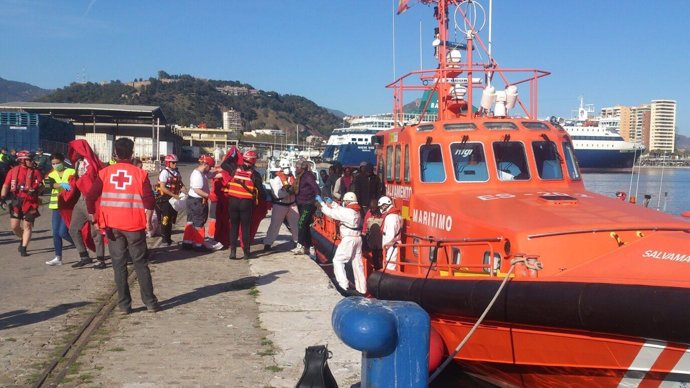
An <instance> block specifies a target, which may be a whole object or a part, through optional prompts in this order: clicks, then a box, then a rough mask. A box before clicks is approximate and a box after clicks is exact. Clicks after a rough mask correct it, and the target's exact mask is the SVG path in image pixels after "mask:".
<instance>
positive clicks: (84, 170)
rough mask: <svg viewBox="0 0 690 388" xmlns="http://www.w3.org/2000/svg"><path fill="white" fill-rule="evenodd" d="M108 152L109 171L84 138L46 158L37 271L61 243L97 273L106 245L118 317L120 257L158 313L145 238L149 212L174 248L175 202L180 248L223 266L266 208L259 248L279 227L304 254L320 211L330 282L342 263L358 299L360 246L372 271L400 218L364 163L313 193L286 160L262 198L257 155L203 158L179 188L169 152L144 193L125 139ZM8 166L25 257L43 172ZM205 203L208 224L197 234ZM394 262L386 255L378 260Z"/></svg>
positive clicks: (9, 200) (22, 156) (302, 170)
mask: <svg viewBox="0 0 690 388" xmlns="http://www.w3.org/2000/svg"><path fill="white" fill-rule="evenodd" d="M114 148H115V157H114V163H113V162H111V163H110V165H105V164H104V163H102V162H101V161H100V159H99V158H98V157H97V156H96V155H95V153H94V152H93V150H92V149H91V147H90V146H89V144H88V143H87V142H86V141H85V140H74V141H72V142H70V144H69V151H68V155H67V156H65V155H63V154H60V153H53V154H52V155H51V156H50V157H49V158H48V160H49V163H50V167H51V168H50V170H49V171H48V172H47V174H46V175H45V178H46V180H45V182H47V183H46V185H47V188H48V189H50V193H51V196H50V203H49V205H48V208H49V209H51V211H52V219H51V224H52V231H53V245H54V251H55V257H54V258H53V259H52V260H49V261H47V262H46V264H47V265H51V266H59V265H62V248H63V241H67V242H68V243H70V244H73V245H74V247H75V248H76V250H77V252H78V254H79V260H78V261H77V262H76V263H74V264H73V265H72V267H75V268H80V267H84V266H86V265H88V264H92V263H93V259H92V258H91V257H90V255H89V253H88V250H89V249H91V250H93V251H95V253H96V261H97V263H96V264H95V265H94V266H93V268H96V269H102V268H106V267H107V265H106V259H105V256H106V255H105V247H106V245H107V246H108V249H109V252H110V258H111V260H112V266H113V270H114V277H115V283H116V286H117V289H118V297H119V300H118V305H119V308H120V310H122V311H123V312H124V313H128V312H130V311H131V296H130V295H129V287H128V285H127V281H126V279H127V266H126V264H127V261H129V260H131V262H132V263H133V264H134V269H135V271H136V272H137V275H138V279H139V282H140V285H141V296H142V301H143V302H144V303H145V304H146V306H147V308H148V309H149V310H150V311H156V310H157V309H158V302H157V299H156V297H155V295H154V293H153V283H152V280H151V275H150V271H149V269H148V251H147V245H146V237H147V234H146V233H147V231H150V230H151V229H152V215H153V213H154V212H155V213H156V215H157V219H158V222H159V224H160V231H161V236H162V243H163V244H164V245H167V246H171V245H172V244H174V242H173V240H172V234H173V226H174V225H175V223H176V221H177V216H178V210H177V208H178V207H177V206H175V204H176V202H177V204H178V205H179V204H180V203H185V202H186V210H187V222H186V224H185V228H184V233H183V240H182V245H181V247H182V248H183V249H201V250H218V249H222V248H228V249H229V258H230V259H238V258H250V257H252V252H251V249H250V246H251V241H252V239H253V236H254V234H255V233H256V230H257V228H258V223H259V222H260V221H261V219H263V218H264V217H265V215H266V213H267V209H268V206H269V204H270V205H272V209H273V210H272V212H271V222H270V225H269V227H268V230H267V233H266V237H265V238H264V240H263V243H264V250H265V251H270V250H271V249H272V245H273V244H274V243H275V240H276V238H277V235H278V232H279V230H280V226H281V225H282V224H283V223H287V225H288V226H289V229H290V232H291V237H292V240H293V242H294V249H292V252H293V253H294V254H296V255H307V254H309V253H310V248H311V246H312V242H311V230H310V228H311V224H312V222H313V218H314V214H315V212H316V211H317V209H318V208H320V210H321V211H322V212H323V213H324V214H325V215H327V216H329V217H332V218H334V219H337V220H338V221H340V235H341V238H342V240H341V242H340V244H339V246H338V248H337V251H336V252H335V257H334V259H333V262H334V265H335V276H336V280H337V282H338V284H339V285H340V287H341V288H343V289H344V290H347V289H348V286H349V282H348V280H347V277H346V275H345V269H344V265H345V263H347V262H349V261H352V262H353V269H354V272H355V288H356V290H357V292H359V293H361V294H365V293H366V279H365V278H364V268H363V265H362V249H366V250H369V251H371V252H372V257H373V259H374V266H375V267H376V268H377V269H380V268H381V267H382V248H381V246H385V245H386V244H390V243H391V242H393V241H395V239H396V238H399V231H400V228H401V226H402V219H401V218H400V216H399V212H397V211H396V210H395V209H394V207H393V206H392V201H391V199H390V198H388V197H385V196H382V194H383V185H382V184H381V181H380V179H379V177H378V176H377V175H376V174H374V173H373V171H372V169H371V166H369V165H368V164H367V163H362V164H361V165H360V168H359V169H358V171H357V173H356V174H352V170H351V169H350V168H345V169H343V168H342V167H341V166H339V165H337V164H336V165H334V166H332V167H331V171H330V172H331V173H330V176H329V175H328V174H323V175H322V177H321V179H322V180H323V186H322V187H319V184H318V180H317V176H316V174H315V173H314V172H312V171H311V164H310V162H309V161H306V160H300V161H297V163H296V165H295V167H294V171H293V167H292V166H291V165H290V163H289V162H288V161H281V163H280V167H279V168H277V169H275V170H274V171H270V172H271V173H272V177H271V179H270V182H269V184H270V191H266V190H265V189H264V186H263V183H262V177H261V175H260V174H259V173H258V172H257V171H256V169H255V164H256V160H257V153H256V151H254V150H248V151H246V152H244V153H241V152H240V151H239V150H238V149H237V148H235V147H233V148H231V149H230V150H229V151H228V152H227V154H226V155H225V157H223V158H222V162H221V163H220V166H216V161H215V159H214V157H213V156H211V155H203V156H201V157H200V158H199V160H198V165H197V167H196V168H195V169H194V170H193V172H192V174H191V175H190V177H189V181H188V182H189V185H188V186H187V185H185V183H184V181H183V178H182V176H181V174H180V172H179V170H178V169H177V162H178V159H177V156H176V155H174V154H170V155H167V156H166V157H165V159H164V167H163V169H162V170H161V172H160V174H159V175H158V182H157V184H156V186H155V191H154V189H153V188H152V187H151V185H150V183H149V178H148V173H146V171H144V170H142V169H141V168H140V166H137V165H134V164H133V163H132V161H133V158H132V156H133V149H134V145H133V142H132V141H131V140H130V139H127V138H121V139H118V140H116V141H115V144H114ZM46 158H47V157H46ZM15 159H16V163H17V165H16V166H15V167H13V168H11V169H9V170H8V171H6V172H5V177H4V180H3V185H2V191H1V193H0V205H1V206H3V207H4V208H8V210H9V213H10V226H11V229H12V231H13V232H14V234H15V235H16V236H17V237H18V238H19V239H20V244H19V247H18V250H19V252H20V254H21V256H28V253H27V247H28V245H29V242H30V240H31V234H32V228H33V223H34V221H35V219H36V218H37V217H39V216H40V214H39V207H40V201H39V194H40V192H41V191H42V189H43V184H44V174H41V171H40V167H39V166H40V165H41V163H42V162H41V163H37V162H36V161H35V160H34V159H33V158H32V157H31V155H30V153H29V152H27V151H19V152H17V153H16V155H15ZM8 160H9V158H7V157H4V156H0V162H4V163H8ZM322 194H325V195H324V196H326V199H323V198H322V196H321V195H322ZM330 197H333V198H334V199H335V200H336V201H333V200H332V199H331V198H330ZM338 202H341V204H338ZM209 205H212V206H210V208H211V215H212V216H213V215H215V217H214V218H213V220H212V221H213V222H212V223H211V225H209V228H208V233H207V230H206V224H207V222H208V220H209ZM317 206H318V207H317ZM389 216H392V218H389ZM379 221H380V222H379ZM377 230H379V231H381V233H380V234H381V235H382V236H383V239H382V240H381V239H378V238H377V237H376V233H377V232H376V231H377ZM207 236H208V237H207ZM363 236H364V237H363ZM372 236H373V237H372ZM376 241H378V243H377V242H376ZM382 244H383V245H382ZM238 246H239V247H241V248H242V253H243V255H242V256H241V257H238V255H237V248H238ZM394 255H395V253H394V252H393V251H391V250H390V249H389V252H387V255H386V256H388V257H389V258H390V257H392V256H394Z"/></svg>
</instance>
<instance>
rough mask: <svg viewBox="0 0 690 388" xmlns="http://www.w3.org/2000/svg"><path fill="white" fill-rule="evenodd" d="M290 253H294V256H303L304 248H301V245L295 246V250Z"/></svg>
mask: <svg viewBox="0 0 690 388" xmlns="http://www.w3.org/2000/svg"><path fill="white" fill-rule="evenodd" d="M292 253H294V254H296V255H303V254H304V247H303V246H302V244H299V243H298V244H297V246H296V247H295V249H293V250H292Z"/></svg>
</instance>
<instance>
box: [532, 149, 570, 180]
mask: <svg viewBox="0 0 690 388" xmlns="http://www.w3.org/2000/svg"><path fill="white" fill-rule="evenodd" d="M532 152H533V153H534V161H535V163H536V165H537V173H538V174H539V178H541V179H546V180H555V179H563V170H562V169H561V157H560V155H558V150H557V149H556V144H555V143H554V142H552V141H543V140H542V141H534V142H532Z"/></svg>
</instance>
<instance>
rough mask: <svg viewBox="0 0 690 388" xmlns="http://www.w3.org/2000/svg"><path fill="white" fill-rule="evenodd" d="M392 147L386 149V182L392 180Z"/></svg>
mask: <svg viewBox="0 0 690 388" xmlns="http://www.w3.org/2000/svg"><path fill="white" fill-rule="evenodd" d="M392 162H393V146H388V147H386V180H387V181H389V180H392V179H393V163H392Z"/></svg>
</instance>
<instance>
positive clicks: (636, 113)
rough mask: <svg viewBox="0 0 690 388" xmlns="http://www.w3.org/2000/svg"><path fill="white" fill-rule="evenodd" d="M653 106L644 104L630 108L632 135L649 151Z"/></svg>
mask: <svg viewBox="0 0 690 388" xmlns="http://www.w3.org/2000/svg"><path fill="white" fill-rule="evenodd" d="M651 109H652V108H651V105H650V104H642V105H640V106H633V107H631V108H630V117H631V125H630V127H631V129H630V132H631V135H632V136H633V139H635V141H637V142H639V143H642V144H643V145H644V146H645V149H646V150H648V151H649V118H650V117H651Z"/></svg>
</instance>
